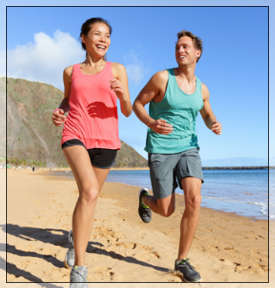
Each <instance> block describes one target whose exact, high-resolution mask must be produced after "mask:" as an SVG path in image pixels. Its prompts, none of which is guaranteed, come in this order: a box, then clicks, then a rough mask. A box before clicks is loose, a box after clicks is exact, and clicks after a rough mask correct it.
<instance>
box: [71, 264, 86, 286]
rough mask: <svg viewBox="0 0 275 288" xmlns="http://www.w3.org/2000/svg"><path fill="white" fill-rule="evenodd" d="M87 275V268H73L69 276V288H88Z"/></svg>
mask: <svg viewBox="0 0 275 288" xmlns="http://www.w3.org/2000/svg"><path fill="white" fill-rule="evenodd" d="M87 274H88V269H87V267H85V266H74V267H73V269H72V270H71V274H70V282H71V284H70V288H88V284H87Z"/></svg>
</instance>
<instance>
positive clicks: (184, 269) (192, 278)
mask: <svg viewBox="0 0 275 288" xmlns="http://www.w3.org/2000/svg"><path fill="white" fill-rule="evenodd" d="M175 271H176V274H177V275H179V276H180V277H181V278H182V280H183V281H185V282H199V281H200V280H201V276H200V274H199V273H198V272H197V271H196V270H195V269H194V267H193V266H192V265H191V264H190V263H189V259H182V260H176V262H175Z"/></svg>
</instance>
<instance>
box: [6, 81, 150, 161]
mask: <svg viewBox="0 0 275 288" xmlns="http://www.w3.org/2000/svg"><path fill="white" fill-rule="evenodd" d="M62 98H63V92H62V91H60V90H59V89H57V88H55V87H53V86H51V85H48V84H44V83H39V82H31V81H27V80H23V79H13V78H8V79H7V120H8V122H7V136H8V137H7V145H8V149H7V150H8V154H7V158H8V162H9V163H11V164H12V163H13V164H15V163H17V164H18V165H35V163H36V164H37V165H39V166H44V165H45V166H49V167H51V166H52V167H54V166H61V167H62V166H67V162H66V160H65V158H64V156H63V153H62V151H61V148H60V139H61V132H62V128H60V127H55V126H54V125H53V124H52V121H51V115H52V111H53V110H54V109H55V108H56V107H57V106H58V105H59V103H60V102H61V100H62ZM115 166H116V167H144V166H147V163H146V160H145V159H144V158H143V157H142V156H141V155H140V154H138V153H137V152H136V151H135V150H134V149H133V148H132V147H130V146H129V145H127V144H126V143H124V142H123V141H122V147H121V150H120V151H119V153H118V157H117V160H116V165H115Z"/></svg>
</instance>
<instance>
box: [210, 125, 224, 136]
mask: <svg viewBox="0 0 275 288" xmlns="http://www.w3.org/2000/svg"><path fill="white" fill-rule="evenodd" d="M211 130H212V131H213V132H214V133H215V134H217V135H221V134H222V124H221V123H220V122H213V123H212V126H211Z"/></svg>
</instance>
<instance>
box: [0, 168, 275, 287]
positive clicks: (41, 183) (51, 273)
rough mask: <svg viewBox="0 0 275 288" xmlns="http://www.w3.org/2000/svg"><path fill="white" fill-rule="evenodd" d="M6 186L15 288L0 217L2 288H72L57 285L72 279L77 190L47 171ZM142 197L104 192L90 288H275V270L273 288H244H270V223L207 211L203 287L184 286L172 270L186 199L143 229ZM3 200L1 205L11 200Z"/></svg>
mask: <svg viewBox="0 0 275 288" xmlns="http://www.w3.org/2000/svg"><path fill="white" fill-rule="evenodd" d="M4 174H5V170H3V169H1V179H2V180H4ZM7 179H8V182H7V184H8V185H7V192H8V193H7V280H8V282H10V283H5V281H6V275H5V274H6V273H5V268H6V267H5V266H6V264H5V257H6V255H5V253H4V250H5V242H6V239H5V233H4V231H5V225H3V224H4V223H5V219H4V217H2V218H1V229H0V240H1V244H0V245H1V249H0V253H1V255H0V268H1V269H0V271H1V274H0V276H1V281H2V282H1V283H3V286H0V287H49V288H57V287H69V284H67V283H59V282H68V279H69V273H70V271H69V269H66V268H65V267H64V264H63V260H64V256H65V254H66V250H67V248H66V247H67V241H66V237H67V233H68V231H69V230H70V229H71V214H72V211H73V207H74V204H75V201H76V199H77V197H78V192H77V187H76V184H75V182H74V181H73V180H70V179H67V178H63V177H55V176H49V175H48V174H47V170H38V171H35V172H34V173H33V172H32V171H31V170H30V169H14V168H11V169H8V175H7ZM138 191H139V187H135V186H129V185H125V184H120V183H105V184H104V188H103V191H102V193H101V195H100V197H99V199H98V203H97V208H96V217H95V223H94V229H93V233H92V235H91V237H90V242H89V245H88V248H87V255H86V262H87V266H88V269H89V274H88V281H89V282H98V283H90V284H89V287H182V285H185V286H184V287H211V288H212V287H226V288H227V287H245V288H246V287H257V288H258V287H260V288H262V287H275V286H273V285H274V284H275V279H274V276H273V275H272V274H274V270H272V269H271V271H270V275H269V277H270V278H269V280H270V281H272V282H273V285H272V284H271V283H262V284H257V283H247V284H245V282H268V258H269V259H270V262H271V266H272V268H274V267H275V266H274V259H275V257H274V252H275V233H274V232H275V225H274V222H272V221H270V239H269V242H270V255H269V254H268V221H263V220H254V219H250V218H246V217H241V216H237V215H234V214H230V213H223V212H219V211H215V210H212V209H207V208H202V209H201V217H200V224H199V227H198V230H197V233H196V236H195V239H194V242H193V245H192V249H191V251H190V255H189V257H190V259H191V262H192V264H194V266H195V267H196V268H197V270H198V271H199V272H200V274H201V275H202V278H203V282H202V283H198V284H187V283H182V282H181V279H180V278H179V277H178V276H176V275H175V274H174V273H173V271H172V269H173V265H174V260H175V257H176V255H177V246H178V237H179V223H180V219H181V214H182V212H183V209H184V202H183V199H182V198H183V197H181V196H179V195H177V200H176V201H177V202H176V203H177V205H176V206H177V208H176V212H175V213H174V214H173V215H172V216H170V217H169V218H164V217H161V216H159V215H156V214H153V220H152V222H151V223H150V224H144V223H143V222H142V221H141V220H140V219H139V218H138V216H137V198H138ZM3 195H4V193H2V194H1V197H2V198H1V200H5V199H4V196H3ZM1 215H2V214H1ZM2 216H3V215H2ZM268 256H270V257H268ZM272 271H273V273H272ZM2 279H4V281H3V280H2ZM13 282H23V283H20V284H16V283H13ZM25 282H26V283H25ZM27 282H51V283H52V284H50V283H48V284H46V283H40V284H31V283H27ZM113 282H121V283H113ZM138 282H146V283H138ZM150 282H163V283H150ZM165 282H168V283H165ZM209 282H211V283H209ZM215 282H227V283H224V284H222V283H219V284H217V283H216V284H214V283H215ZM228 282H236V283H234V284H233V283H231V284H229V283H228ZM242 283H243V284H242Z"/></svg>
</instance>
